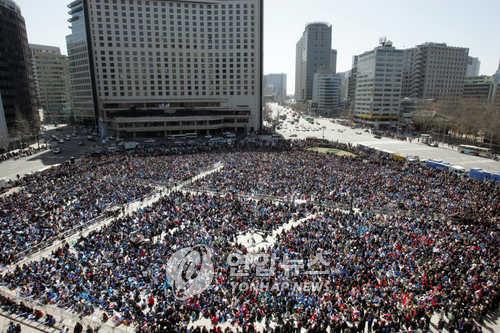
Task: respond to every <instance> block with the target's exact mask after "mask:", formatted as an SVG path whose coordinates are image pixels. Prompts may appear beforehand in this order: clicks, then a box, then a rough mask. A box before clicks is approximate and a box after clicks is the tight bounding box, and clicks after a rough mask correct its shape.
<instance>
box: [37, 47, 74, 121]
mask: <svg viewBox="0 0 500 333" xmlns="http://www.w3.org/2000/svg"><path fill="white" fill-rule="evenodd" d="M29 46H30V50H31V59H32V63H33V78H34V82H35V88H36V94H37V101H38V104H39V107H40V108H42V109H43V117H44V121H45V122H47V123H53V122H57V123H61V122H68V121H69V120H70V106H69V87H68V75H69V74H68V58H67V57H66V56H64V55H62V54H61V50H60V49H59V48H58V47H54V46H47V45H36V44H30V45H29Z"/></svg>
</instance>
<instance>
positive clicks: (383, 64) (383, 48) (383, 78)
mask: <svg viewBox="0 0 500 333" xmlns="http://www.w3.org/2000/svg"><path fill="white" fill-rule="evenodd" d="M403 61H404V51H403V50H398V49H396V48H395V47H394V46H393V45H392V42H390V41H387V40H385V39H384V40H382V41H381V43H380V46H378V47H376V48H375V49H374V50H372V51H368V52H365V53H363V54H361V55H359V56H358V58H357V66H356V68H357V74H356V89H355V101H354V112H353V119H354V121H356V122H359V123H363V124H367V125H370V126H374V127H376V128H380V127H393V126H396V124H397V122H398V121H399V113H400V106H401V85H402V75H403Z"/></svg>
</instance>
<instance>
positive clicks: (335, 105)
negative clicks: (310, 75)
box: [312, 71, 342, 117]
mask: <svg viewBox="0 0 500 333" xmlns="http://www.w3.org/2000/svg"><path fill="white" fill-rule="evenodd" d="M341 84H342V76H341V75H340V74H335V73H331V72H329V71H320V72H318V73H316V74H314V82H313V99H312V110H313V112H315V113H316V114H318V115H321V116H323V117H334V116H338V114H339V113H340V89H341Z"/></svg>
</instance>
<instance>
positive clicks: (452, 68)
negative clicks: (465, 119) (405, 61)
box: [409, 43, 469, 99]
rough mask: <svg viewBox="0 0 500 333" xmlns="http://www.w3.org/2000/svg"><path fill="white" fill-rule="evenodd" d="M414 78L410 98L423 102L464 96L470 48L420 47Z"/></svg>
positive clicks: (416, 50) (426, 45) (417, 51)
mask: <svg viewBox="0 0 500 333" xmlns="http://www.w3.org/2000/svg"><path fill="white" fill-rule="evenodd" d="M414 52H415V53H414V55H413V56H414V64H413V68H412V74H411V78H410V83H409V84H410V96H411V97H414V98H420V99H439V98H457V97H461V96H462V94H463V89H464V80H465V73H466V71H467V63H468V57H469V49H466V48H461V47H451V46H447V45H446V44H438V43H425V44H422V45H418V46H416V48H415V50H414Z"/></svg>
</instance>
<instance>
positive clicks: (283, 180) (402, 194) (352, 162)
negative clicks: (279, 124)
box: [192, 147, 499, 219]
mask: <svg viewBox="0 0 500 333" xmlns="http://www.w3.org/2000/svg"><path fill="white" fill-rule="evenodd" d="M350 149H351V150H353V151H354V152H356V153H358V154H359V155H360V156H358V157H355V158H351V157H337V156H333V155H325V154H318V153H314V152H310V151H307V150H304V149H293V150H290V151H283V152H279V153H276V152H257V153H256V152H240V153H229V154H223V155H221V156H220V157H219V160H221V161H223V163H224V165H225V166H226V167H225V168H224V169H223V170H222V171H221V172H219V173H215V174H213V175H211V176H210V177H207V178H204V179H201V180H199V181H198V182H196V183H194V184H193V185H192V187H193V188H195V189H196V188H199V189H206V190H216V191H222V192H231V193H247V194H253V195H264V196H274V197H279V198H282V199H288V200H292V199H306V200H312V201H314V202H316V203H319V204H335V205H343V206H345V207H350V206H354V207H359V208H363V209H364V210H371V211H379V212H389V211H397V210H401V211H410V210H411V211H413V212H419V213H426V214H429V215H432V214H434V213H436V212H439V213H441V214H447V215H453V214H468V213H469V212H472V211H474V212H476V214H475V215H476V216H477V218H479V219H488V218H491V217H492V215H494V214H495V211H496V209H497V208H498V196H499V190H498V187H497V186H496V185H495V184H494V183H482V182H477V181H474V180H470V179H468V178H464V177H462V176H458V175H455V174H451V173H448V172H441V171H436V170H432V169H429V168H427V167H425V166H422V165H419V164H414V165H407V164H402V163H401V162H399V161H395V160H393V159H392V158H390V157H388V156H384V155H379V154H373V153H369V154H367V152H366V151H364V150H363V149H362V148H358V149H354V148H352V147H351V148H350Z"/></svg>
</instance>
